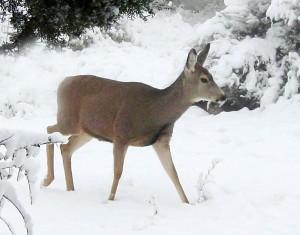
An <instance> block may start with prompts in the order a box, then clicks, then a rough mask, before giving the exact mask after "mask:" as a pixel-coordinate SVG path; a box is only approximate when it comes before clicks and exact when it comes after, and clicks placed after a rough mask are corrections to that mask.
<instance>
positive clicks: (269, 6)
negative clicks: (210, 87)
mask: <svg viewBox="0 0 300 235" xmlns="http://www.w3.org/2000/svg"><path fill="white" fill-rule="evenodd" d="M225 4H226V8H225V9H224V10H223V11H221V12H218V13H217V14H216V16H215V17H213V18H211V19H209V20H208V21H206V22H205V23H204V24H203V25H202V26H200V27H199V32H200V31H203V33H202V35H201V37H200V40H199V44H200V45H202V44H204V43H206V42H208V41H210V42H212V45H213V47H212V49H213V50H212V54H211V56H210V58H209V60H208V64H209V65H208V66H209V67H210V70H211V71H212V72H213V74H214V76H215V77H216V80H217V81H218V82H219V83H220V84H221V86H222V87H223V88H224V89H225V90H226V93H227V96H228V101H227V102H226V103H225V105H224V106H223V107H222V108H221V109H220V108H219V107H218V106H216V105H215V106H210V107H211V110H209V111H210V112H212V113H217V112H219V111H220V110H226V111H230V110H237V109H240V108H242V107H248V108H250V109H253V108H257V107H259V106H263V107H264V106H266V105H268V104H270V103H273V102H276V101H277V100H278V98H279V97H280V96H285V97H287V98H290V97H292V95H293V94H296V93H298V90H299V75H298V72H297V71H298V69H297V66H298V65H299V64H298V62H297V61H298V59H297V58H298V56H299V52H300V51H299V48H300V37H299V36H300V35H299V34H300V30H299V29H300V27H299V19H298V18H297V17H295V15H299V12H298V11H299V6H300V1H294V0H272V1H271V0H263V1H257V0H254V1H249V0H243V1H237V0H226V1H225ZM199 105H202V104H199ZM202 106H203V105H202ZM204 106H205V105H204Z"/></svg>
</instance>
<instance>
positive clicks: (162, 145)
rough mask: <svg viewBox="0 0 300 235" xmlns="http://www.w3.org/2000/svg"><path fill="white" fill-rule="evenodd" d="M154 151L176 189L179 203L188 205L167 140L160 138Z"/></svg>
mask: <svg viewBox="0 0 300 235" xmlns="http://www.w3.org/2000/svg"><path fill="white" fill-rule="evenodd" d="M153 147H154V150H155V151H156V153H157V155H158V157H159V160H160V162H161V164H162V165H163V167H164V169H165V171H166V172H167V174H168V175H169V177H170V178H171V180H172V182H173V184H174V185H175V187H176V190H177V192H178V194H179V196H180V198H181V201H182V202H184V203H189V201H188V199H187V197H186V195H185V193H184V191H183V188H182V186H181V184H180V181H179V178H178V174H177V171H176V168H175V166H174V163H173V160H172V155H171V151H170V145H169V138H168V137H166V138H165V137H162V138H159V139H158V141H157V142H156V143H155V144H154V145H153Z"/></svg>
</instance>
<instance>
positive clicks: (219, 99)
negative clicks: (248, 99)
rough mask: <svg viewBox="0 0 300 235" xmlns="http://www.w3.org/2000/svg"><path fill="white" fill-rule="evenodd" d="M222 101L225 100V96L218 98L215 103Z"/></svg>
mask: <svg viewBox="0 0 300 235" xmlns="http://www.w3.org/2000/svg"><path fill="white" fill-rule="evenodd" d="M224 100H226V95H222V96H220V98H218V99H217V102H218V101H224Z"/></svg>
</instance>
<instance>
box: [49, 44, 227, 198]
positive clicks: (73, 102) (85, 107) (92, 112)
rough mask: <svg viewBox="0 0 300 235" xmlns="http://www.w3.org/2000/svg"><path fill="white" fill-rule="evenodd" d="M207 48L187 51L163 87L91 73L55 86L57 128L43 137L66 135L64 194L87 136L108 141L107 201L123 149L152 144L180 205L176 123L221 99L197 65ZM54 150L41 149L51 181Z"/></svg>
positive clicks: (118, 172) (117, 177) (118, 173)
mask: <svg viewBox="0 0 300 235" xmlns="http://www.w3.org/2000/svg"><path fill="white" fill-rule="evenodd" d="M209 48H210V45H209V44H207V45H206V47H205V48H204V50H203V51H202V52H201V53H200V54H199V55H198V56H197V53H196V50H195V49H191V50H190V52H189V54H188V58H187V62H186V65H185V68H184V70H183V72H182V73H181V74H180V75H179V77H178V78H177V80H176V81H175V82H174V83H173V84H172V85H170V86H169V87H167V88H165V89H157V88H154V87H151V86H148V85H146V84H143V83H138V82H118V81H114V80H109V79H104V78H100V77H96V76H92V75H79V76H73V77H68V78H66V79H65V80H63V81H62V83H61V84H60V86H59V88H58V112H57V124H55V125H53V126H49V127H48V128H47V130H48V133H53V132H60V133H62V134H63V135H70V138H69V142H68V143H67V144H63V145H61V154H62V157H63V165H64V171H65V179H66V186H67V190H68V191H69V190H74V184H73V176H72V169H71V158H72V154H73V153H74V152H75V151H76V150H77V149H78V148H80V147H81V146H83V145H84V144H85V143H87V142H88V141H89V140H91V139H92V138H97V139H98V140H103V141H108V142H111V143H113V155H114V176H113V182H112V187H111V192H110V195H109V200H114V198H115V195H116V191H117V187H118V183H119V180H120V177H121V175H122V171H123V164H124V158H125V154H126V150H127V148H128V146H141V147H142V146H148V145H152V146H153V148H154V150H155V151H156V153H157V155H158V157H159V159H160V161H161V164H162V165H163V167H164V169H165V170H166V172H167V174H168V175H169V177H170V178H171V180H172V182H173V184H174V185H175V187H176V190H177V192H178V194H179V196H180V198H181V200H182V202H185V203H188V199H187V197H186V195H185V193H184V191H183V188H182V186H181V184H180V181H179V178H178V175H177V172H176V169H175V166H174V164H173V161H172V156H171V152H170V139H171V136H172V131H173V127H174V123H175V122H176V120H177V119H178V118H179V117H180V116H181V115H182V114H183V113H184V112H185V111H186V110H187V109H188V108H189V107H190V106H191V105H193V104H194V103H195V102H197V101H199V100H209V101H223V100H225V94H224V92H223V91H222V90H221V89H220V88H219V87H218V86H217V84H216V83H215V82H214V80H213V77H212V75H211V74H210V73H209V72H208V70H206V69H205V68H204V67H203V63H204V61H205V59H206V57H207V54H208V52H209ZM53 155H54V146H53V145H48V146H47V163H48V173H47V176H46V178H45V180H44V182H43V185H44V186H48V185H50V184H51V182H52V181H53V180H54V166H53Z"/></svg>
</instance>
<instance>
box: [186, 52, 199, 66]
mask: <svg viewBox="0 0 300 235" xmlns="http://www.w3.org/2000/svg"><path fill="white" fill-rule="evenodd" d="M196 63H197V52H196V50H195V49H194V48H193V49H191V50H190V52H189V54H188V57H187V61H186V64H185V67H186V68H187V69H188V70H191V71H194V70H195V65H196Z"/></svg>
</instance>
